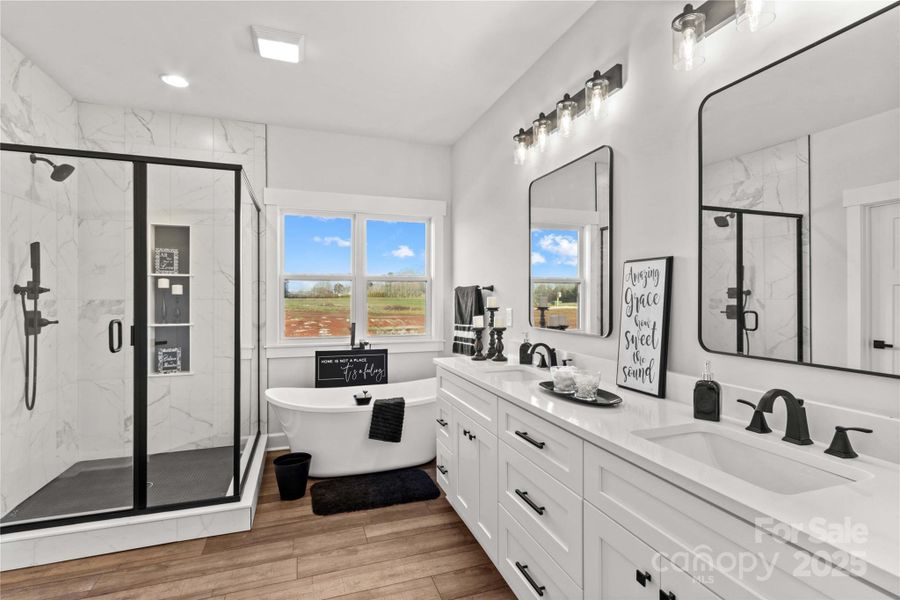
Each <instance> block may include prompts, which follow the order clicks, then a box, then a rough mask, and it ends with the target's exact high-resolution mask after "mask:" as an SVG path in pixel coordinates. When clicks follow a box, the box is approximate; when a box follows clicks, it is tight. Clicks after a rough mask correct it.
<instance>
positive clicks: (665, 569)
mask: <svg viewBox="0 0 900 600" xmlns="http://www.w3.org/2000/svg"><path fill="white" fill-rule="evenodd" d="M660 566H661V568H662V572H661V573H660V574H659V582H660V583H659V587H660V590H662V591H660V593H659V598H660V600H722V598H721V596H717V595H716V594H713V593H712V592H711V591H709V589H707V588H706V587H705V586H704V585H703V584H702V583H700V582H699V581H697V580H696V579H694V578H693V577H691V576H690V575H688V574H687V573H685V572H684V571H682V570H681V569H679V568H678V567H676V566H675V565H674V564H672V563H671V562H669V561H668V560H665V559H661V560H660Z"/></svg>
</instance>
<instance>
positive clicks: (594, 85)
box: [584, 71, 609, 119]
mask: <svg viewBox="0 0 900 600" xmlns="http://www.w3.org/2000/svg"><path fill="white" fill-rule="evenodd" d="M608 97H609V80H608V79H605V78H603V77H601V76H600V72H599V71H597V72H596V73H594V76H593V77H592V78H590V79H588V80H587V81H586V82H585V84H584V102H585V105H586V112H587V113H588V114H589V115H591V118H593V119H599V118H601V117H605V116H606V114H607V112H608V110H607V105H606V99H607V98H608Z"/></svg>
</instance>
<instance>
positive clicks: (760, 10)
mask: <svg viewBox="0 0 900 600" xmlns="http://www.w3.org/2000/svg"><path fill="white" fill-rule="evenodd" d="M765 4H766V3H765V0H734V15H735V23H737V28H738V31H750V32H753V31H759V30H760V29H762V28H763V27H765V26H766V25H769V24H771V23H772V21H774V20H775V13H774V12H772V11H770V10H766V6H765Z"/></svg>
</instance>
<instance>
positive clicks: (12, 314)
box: [0, 38, 80, 515]
mask: <svg viewBox="0 0 900 600" xmlns="http://www.w3.org/2000/svg"><path fill="white" fill-rule="evenodd" d="M0 59H2V65H0V80H2V83H0V100H2V109H0V139H2V141H4V142H13V143H22V144H39V145H48V146H66V147H74V146H76V145H77V141H78V137H77V124H76V123H77V106H76V102H75V101H74V100H73V99H72V97H71V96H70V95H69V94H68V93H67V92H66V91H65V90H63V89H62V88H61V87H59V86H58V85H57V84H56V83H55V82H54V81H53V80H52V79H51V78H50V77H48V76H47V75H46V73H44V72H43V71H42V70H41V69H39V68H38V67H36V66H35V65H34V63H32V62H31V61H30V60H28V58H26V57H25V56H24V55H22V53H21V52H19V51H18V49H16V48H15V47H14V46H12V45H11V44H9V43H8V42H7V41H6V40H4V39H2V38H0ZM3 154H4V156H3V158H2V160H0V171H2V173H0V181H2V194H0V197H2V198H0V232H2V248H0V439H2V447H0V460H2V464H0V470H2V478H0V514H4V515H5V514H6V513H7V512H8V511H9V510H11V509H12V508H14V507H15V506H16V505H17V504H19V502H21V501H22V500H24V499H25V498H27V497H28V496H29V495H31V494H32V493H34V492H35V491H36V490H38V489H39V488H40V487H42V486H43V485H44V484H46V483H47V481H49V480H50V479H52V478H53V477H55V476H57V475H59V474H60V473H61V472H62V471H64V470H65V469H67V468H68V467H69V466H71V465H72V464H73V463H75V462H76V461H77V460H78V456H79V442H80V439H79V436H78V433H77V408H78V402H77V397H78V390H77V387H78V381H77V369H76V366H75V364H74V363H73V361H72V360H71V359H72V357H73V356H75V355H76V354H77V352H78V278H77V266H76V257H77V254H78V227H77V212H78V190H79V175H80V173H79V172H78V171H77V170H76V172H75V174H73V175H72V176H71V177H69V179H67V180H66V181H65V182H63V183H59V182H55V181H52V180H50V178H49V170H48V169H47V168H46V165H42V164H38V165H32V164H31V163H30V162H29V161H28V156H27V155H24V154H21V155H20V154H10V153H3ZM33 241H39V242H41V246H42V252H41V258H42V282H43V285H44V286H45V287H49V288H51V292H49V293H47V294H44V295H43V296H42V297H41V305H40V308H41V310H42V311H44V314H45V316H47V317H49V318H56V319H59V325H55V326H52V327H49V328H47V329H45V330H44V332H43V333H42V334H41V336H40V348H39V352H40V354H39V357H38V366H39V377H38V380H37V383H38V385H37V399H36V403H35V408H34V410H33V411H28V410H26V408H25V401H24V393H23V389H24V385H25V366H24V356H25V342H24V335H23V316H22V309H21V305H20V300H19V298H18V297H17V296H13V294H12V288H13V286H14V285H15V284H16V283H20V284H24V283H25V282H27V281H28V280H29V279H30V275H31V271H30V268H29V254H28V252H29V250H28V245H29V244H30V243H31V242H33Z"/></svg>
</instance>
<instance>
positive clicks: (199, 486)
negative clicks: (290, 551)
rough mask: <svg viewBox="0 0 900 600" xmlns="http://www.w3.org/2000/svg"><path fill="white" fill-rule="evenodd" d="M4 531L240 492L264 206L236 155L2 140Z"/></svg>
mask: <svg viewBox="0 0 900 600" xmlns="http://www.w3.org/2000/svg"><path fill="white" fill-rule="evenodd" d="M0 171H2V172H0V176H2V178H0V197H2V204H0V248H2V250H0V286H2V289H0V294H2V303H0V306H2V311H0V335H2V353H0V379H2V383H0V439H2V442H0V443H2V448H0V532H2V533H7V532H12V531H19V530H25V529H34V528H39V527H49V526H56V525H63V524H70V523H75V522H81V521H90V520H99V519H107V518H112V517H119V516H130V515H135V514H143V513H148V512H155V511H161V510H173V509H182V508H190V507H194V506H202V505H208V504H214V503H223V502H233V501H237V500H239V499H240V494H241V491H242V488H243V483H244V481H245V479H246V475H247V471H248V466H249V464H250V460H251V457H252V454H253V452H254V451H255V448H256V445H257V443H258V440H259V403H260V389H259V386H260V377H259V369H260V355H259V352H260V336H259V327H260V284H259V279H260V272H261V269H260V262H259V261H260V240H259V235H260V205H259V203H258V202H257V200H256V198H255V196H254V193H253V190H252V189H251V188H250V185H249V182H248V180H247V177H246V175H245V174H244V172H243V170H242V167H241V166H240V165H235V164H224V163H213V162H202V161H190V160H179V159H168V158H158V157H147V156H135V155H126V154H114V153H106V152H92V151H83V150H71V149H61V148H47V147H36V146H23V145H17V144H2V147H0Z"/></svg>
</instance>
